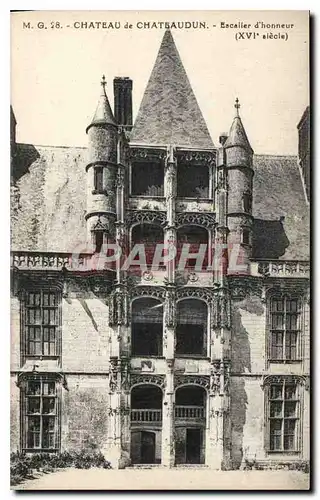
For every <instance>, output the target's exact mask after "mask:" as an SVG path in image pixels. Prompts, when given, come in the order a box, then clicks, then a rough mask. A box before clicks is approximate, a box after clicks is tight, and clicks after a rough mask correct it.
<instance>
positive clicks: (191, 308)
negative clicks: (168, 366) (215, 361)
mask: <svg viewBox="0 0 320 500" xmlns="http://www.w3.org/2000/svg"><path fill="white" fill-rule="evenodd" d="M207 315H208V311H207V305H206V304H205V303H204V302H202V301H201V300H197V299H185V300H182V301H180V302H178V304H177V327H176V339H175V340H176V347H175V352H176V355H177V356H189V357H193V356H206V353H207V345H206V344H207Z"/></svg>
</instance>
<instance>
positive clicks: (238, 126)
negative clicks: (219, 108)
mask: <svg viewBox="0 0 320 500" xmlns="http://www.w3.org/2000/svg"><path fill="white" fill-rule="evenodd" d="M234 107H235V108H236V116H235V117H234V119H233V122H232V125H231V128H230V132H229V136H228V138H227V140H226V142H225V144H224V147H225V148H227V147H231V146H241V147H243V148H246V149H249V150H250V151H252V152H253V150H252V147H251V145H250V142H249V139H248V137H247V134H246V131H245V129H244V126H243V123H242V121H241V118H240V115H239V108H240V104H239V99H238V98H236V102H235V105H234Z"/></svg>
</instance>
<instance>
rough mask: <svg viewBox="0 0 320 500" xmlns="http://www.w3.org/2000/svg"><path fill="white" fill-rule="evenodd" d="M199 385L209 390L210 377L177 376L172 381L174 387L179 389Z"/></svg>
mask: <svg viewBox="0 0 320 500" xmlns="http://www.w3.org/2000/svg"><path fill="white" fill-rule="evenodd" d="M188 384H189V385H190V384H192V385H199V386H200V387H204V388H205V389H207V390H209V389H210V377H209V376H207V375H178V376H176V377H175V379H174V387H175V389H176V388H177V387H180V386H182V385H188Z"/></svg>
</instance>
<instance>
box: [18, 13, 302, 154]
mask: <svg viewBox="0 0 320 500" xmlns="http://www.w3.org/2000/svg"><path fill="white" fill-rule="evenodd" d="M90 21H104V22H106V23H109V22H113V23H115V22H116V21H117V22H120V24H121V27H120V29H111V28H109V29H108V28H106V29H103V28H100V29H99V28H96V29H77V28H75V23H80V22H87V23H89V22H90ZM152 21H169V22H171V21H180V22H181V21H190V22H192V21H203V22H205V23H206V28H204V29H203V28H201V29H200V28H198V29H193V28H191V29H172V34H173V37H174V40H175V43H176V45H177V48H178V51H179V53H180V57H181V60H182V63H183V65H184V67H185V69H186V72H187V74H188V77H189V80H190V83H191V86H192V88H193V90H194V93H195V95H196V98H197V101H198V103H199V106H200V109H201V111H202V113H203V116H204V118H205V121H206V123H207V126H208V129H209V132H210V134H211V137H212V139H213V142H214V143H215V144H216V145H218V137H219V135H220V133H221V132H225V131H228V130H229V128H230V126H231V122H232V119H233V116H234V111H235V110H234V100H235V98H236V97H238V98H239V101H240V104H241V108H240V115H241V117H242V120H243V123H244V126H245V128H246V131H247V135H248V137H249V140H250V143H251V145H252V148H253V150H254V151H255V153H257V154H279V155H281V154H283V155H287V154H296V153H297V147H298V141H297V124H298V122H299V120H300V118H301V116H302V114H303V111H304V110H305V108H306V106H307V105H308V104H309V70H308V64H309V63H308V23H309V22H308V13H307V12H306V11H239V12H237V11H199V12H196V11H171V12H160V11H158V12H157V11H149V12H148V11H142V12H134V11H121V12H117V11H109V12H108V11H105V12H99V11H93V12H89V11H82V12H81V11H54V12H48V11H40V12H39V11H38V12H18V13H13V14H11V103H12V105H13V109H14V112H15V116H16V119H17V141H18V142H23V143H32V144H35V145H55V146H86V145H87V136H86V133H85V129H86V126H87V125H88V124H89V123H90V121H91V119H92V116H93V114H94V111H95V108H96V105H97V101H98V96H99V94H100V80H101V76H102V75H103V74H105V76H106V80H107V83H108V85H107V93H108V96H109V100H110V102H111V104H112V105H113V89H112V87H113V84H112V82H113V78H114V77H115V76H129V77H130V78H132V80H133V116H134V118H135V117H136V115H137V112H138V108H139V104H140V102H141V99H142V95H143V91H144V89H145V87H146V85H147V81H148V78H149V76H150V73H151V71H152V68H153V64H154V62H155V59H156V56H157V53H158V50H159V47H160V43H161V40H162V37H163V34H164V28H160V27H159V28H154V29H152V28H149V29H148V28H145V29H140V28H138V25H139V24H138V23H143V22H152ZM258 21H262V22H264V23H265V24H273V23H279V24H288V25H291V24H293V28H282V29H270V28H267V27H265V28H261V27H259V28H255V27H254V26H255V24H256V23H257V22H258ZM28 22H30V26H32V28H26V27H23V23H28ZM39 22H40V23H41V22H42V23H44V26H46V27H47V29H45V28H39V27H37V25H38V23H39ZM57 22H58V23H60V27H57V25H56V23H57ZM126 22H128V23H129V24H132V26H133V27H132V28H129V29H128V28H125V23H126ZM240 22H242V23H245V24H247V25H248V24H251V27H250V28H246V27H244V26H243V25H242V26H241V27H240V28H231V27H230V28H226V27H222V24H221V23H225V24H224V26H225V25H226V24H231V23H236V24H239V23H240ZM51 23H53V24H51ZM67 25H69V26H70V27H67ZM76 25H77V24H76ZM40 26H41V25H40ZM52 26H53V27H52ZM259 26H261V25H259ZM239 33H246V34H249V33H256V37H255V38H253V35H251V37H248V36H247V35H245V36H246V37H247V38H245V39H243V38H241V36H240V38H239ZM270 33H271V34H278V33H281V34H283V35H284V36H287V40H282V39H280V40H279V39H274V38H272V39H270V38H269V39H266V38H263V35H267V34H270ZM237 34H238V35H237ZM257 34H258V35H257ZM236 35H237V37H238V39H236Z"/></svg>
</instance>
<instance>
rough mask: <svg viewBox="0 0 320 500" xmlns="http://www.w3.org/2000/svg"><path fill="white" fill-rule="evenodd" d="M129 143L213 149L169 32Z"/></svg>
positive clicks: (166, 33)
mask: <svg viewBox="0 0 320 500" xmlns="http://www.w3.org/2000/svg"><path fill="white" fill-rule="evenodd" d="M131 142H134V143H139V144H157V145H167V144H174V145H175V146H186V147H194V148H200V149H202V148H203V149H207V148H209V149H210V148H213V147H214V146H213V142H212V139H211V137H210V134H209V131H208V128H207V125H206V123H205V121H204V118H203V116H202V113H201V111H200V108H199V106H198V103H197V100H196V98H195V95H194V93H193V90H192V88H191V85H190V82H189V79H188V77H187V74H186V72H185V69H184V67H183V64H182V62H181V59H180V56H179V53H178V50H177V48H176V46H175V43H174V40H173V38H172V35H171V32H170V30H167V31H166V32H165V34H164V37H163V39H162V43H161V46H160V49H159V53H158V56H157V59H156V62H155V65H154V67H153V70H152V73H151V76H150V79H149V82H148V84H147V88H146V90H145V93H144V95H143V98H142V102H141V105H140V109H139V112H138V116H137V118H136V121H135V123H134V126H133V129H132V133H131Z"/></svg>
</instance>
